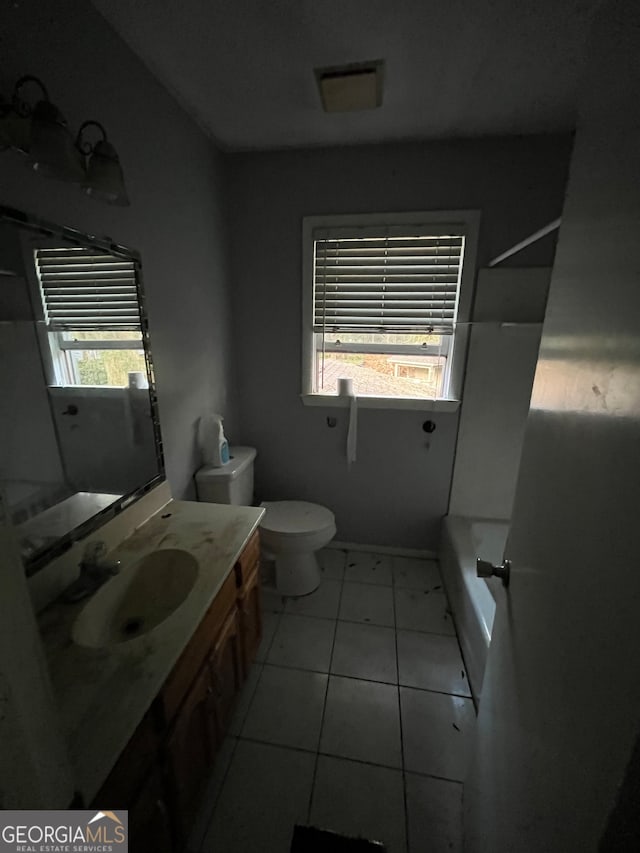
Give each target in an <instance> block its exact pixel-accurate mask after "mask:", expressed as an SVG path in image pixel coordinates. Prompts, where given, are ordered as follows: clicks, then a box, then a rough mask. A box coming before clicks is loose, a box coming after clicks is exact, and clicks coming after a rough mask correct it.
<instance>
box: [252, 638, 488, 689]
mask: <svg viewBox="0 0 640 853" xmlns="http://www.w3.org/2000/svg"><path fill="white" fill-rule="evenodd" d="M336 633H337V631H336ZM334 643H335V635H334ZM332 658H333V649H332ZM329 665H330V666H331V663H330V664H329ZM261 666H262V668H263V669H264V667H265V666H270V667H275V668H276V669H288V670H291V671H293V672H310V673H313V674H315V675H326V676H327V677H330V676H335V677H337V678H347V679H349V680H350V681H366V682H368V683H370V684H381V685H383V686H385V687H398V688H400V687H406V688H407V689H408V690H417V691H419V692H420V693H436V694H438V695H439V696H453V697H455V698H456V699H471V698H472V697H471V696H470V695H468V694H467V695H465V694H464V693H453V692H451V691H449V690H435V689H434V688H433V687H417V686H416V685H414V684H403V683H402V682H398V681H382V680H381V679H379V678H365V677H364V676H363V675H348V674H346V673H343V672H332V671H331V670H330V671H329V672H325V671H324V670H322V669H310V668H308V667H304V666H291V665H290V664H285V663H269V661H264V662H262V663H261ZM396 666H398V657H397V652H396Z"/></svg>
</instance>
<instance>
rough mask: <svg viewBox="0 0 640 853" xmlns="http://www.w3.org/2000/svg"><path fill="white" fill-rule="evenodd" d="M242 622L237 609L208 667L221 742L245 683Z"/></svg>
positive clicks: (218, 640) (219, 637) (232, 614)
mask: <svg viewBox="0 0 640 853" xmlns="http://www.w3.org/2000/svg"><path fill="white" fill-rule="evenodd" d="M242 649H243V644H242V636H241V620H240V618H239V613H238V611H237V609H236V608H234V609H233V610H232V611H231V612H230V613H229V615H228V617H227V620H226V622H225V624H224V626H223V628H222V630H221V631H220V634H219V635H218V639H217V640H216V643H215V646H214V649H213V655H212V656H211V659H210V662H209V666H210V671H211V679H212V682H213V696H214V706H213V707H214V715H215V720H216V726H217V731H218V736H219V738H220V740H221V741H222V739H223V738H224V735H225V733H226V731H227V729H228V728H229V723H230V722H231V717H232V715H233V710H234V706H235V700H236V696H237V695H238V693H239V692H240V688H241V687H242V685H243V683H244V667H243V661H242Z"/></svg>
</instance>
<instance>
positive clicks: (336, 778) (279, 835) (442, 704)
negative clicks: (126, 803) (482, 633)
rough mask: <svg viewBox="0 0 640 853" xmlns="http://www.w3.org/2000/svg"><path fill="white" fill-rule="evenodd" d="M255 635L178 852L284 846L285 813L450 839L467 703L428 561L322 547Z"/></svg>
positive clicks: (406, 842)
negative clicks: (311, 587) (316, 562)
mask: <svg viewBox="0 0 640 853" xmlns="http://www.w3.org/2000/svg"><path fill="white" fill-rule="evenodd" d="M320 561H321V565H322V570H323V575H324V577H323V582H322V584H321V586H320V588H319V589H318V591H317V592H315V593H313V594H312V595H310V596H306V597H304V598H301V599H297V600H294V599H282V598H281V597H280V596H279V595H278V594H277V593H276V592H275V591H274V590H272V589H269V588H266V587H265V589H264V596H263V607H264V610H265V613H264V636H263V640H262V644H261V647H260V650H259V652H258V656H257V660H256V663H255V664H254V666H253V668H252V671H251V674H250V676H249V678H248V680H247V682H246V685H245V687H244V689H243V692H242V695H241V696H240V699H239V702H238V707H237V710H236V714H235V717H234V720H233V723H232V726H231V730H230V734H229V737H228V738H227V740H226V741H225V744H224V747H223V749H222V751H221V753H220V754H219V756H218V759H217V761H216V767H215V770H214V772H213V775H212V778H211V781H210V784H209V788H208V790H207V792H206V795H205V797H204V798H203V807H202V810H201V814H200V816H199V817H198V820H197V821H196V825H195V827H194V832H193V835H192V840H191V845H190V849H191V850H193V851H203V853H253V851H258V850H259V851H261V853H287V851H288V850H289V845H290V841H291V834H292V831H293V826H294V824H295V823H305V824H312V825H314V826H319V827H322V828H326V829H332V830H335V831H336V832H341V833H344V834H351V835H362V836H364V837H367V838H370V839H376V840H379V841H382V842H384V843H385V845H386V848H387V850H388V853H423V851H425V850H428V851H429V852H430V853H440V851H448V853H450V851H456V850H460V848H461V800H462V784H461V780H462V778H463V775H464V771H465V764H466V760H467V754H468V749H469V742H470V739H471V738H472V737H473V727H474V723H475V711H474V707H473V703H472V701H471V698H470V691H469V686H468V682H467V678H466V673H465V670H464V665H463V662H462V658H461V656H460V651H459V648H458V641H457V639H456V634H455V627H454V625H453V622H452V620H451V616H450V614H449V613H448V608H447V601H446V597H445V595H444V592H443V588H442V581H441V578H440V575H439V572H438V566H437V563H436V562H434V561H429V560H417V559H409V558H400V557H389V556H387V555H381V554H375V553H364V552H347V553H345V552H344V551H338V550H333V549H327V550H325V551H323V552H321V554H320Z"/></svg>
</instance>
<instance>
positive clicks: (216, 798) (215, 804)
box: [198, 735, 240, 851]
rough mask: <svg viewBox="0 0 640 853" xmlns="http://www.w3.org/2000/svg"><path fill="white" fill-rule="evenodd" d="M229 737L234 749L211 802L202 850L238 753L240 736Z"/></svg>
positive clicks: (202, 840)
mask: <svg viewBox="0 0 640 853" xmlns="http://www.w3.org/2000/svg"><path fill="white" fill-rule="evenodd" d="M227 737H229V738H231V739H232V740H233V741H234V744H233V749H232V750H231V755H230V756H229V761H228V762H227V766H226V767H225V771H224V773H223V774H222V780H221V782H220V785H219V786H218V790H217V792H216V795H215V796H214V798H213V802H212V803H211V809H210V811H209V818H208V819H207V825H206V827H205V830H204V832H203V834H202V838H201V840H200V844H199V845H198V849H199V850H200V851H202V850H203V845H204V842H205V841H206V840H207V835H208V834H209V829H210V828H211V824H212V823H213V819H214V817H215V813H216V809H217V808H218V803H219V802H220V798H221V796H222V791H223V790H224V786H225V785H226V784H227V777H228V776H229V770H230V769H231V765H232V764H233V759H234V757H235V754H236V750H237V749H238V742H239V740H240V738H239V737H236V736H235V735H227Z"/></svg>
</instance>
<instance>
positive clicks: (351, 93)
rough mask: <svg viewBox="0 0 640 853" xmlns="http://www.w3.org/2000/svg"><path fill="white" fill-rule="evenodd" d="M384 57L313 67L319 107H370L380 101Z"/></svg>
mask: <svg viewBox="0 0 640 853" xmlns="http://www.w3.org/2000/svg"><path fill="white" fill-rule="evenodd" d="M383 71H384V61H383V60H382V59H376V60H374V61H373V62H357V63H353V64H351V65H342V66H335V67H333V68H316V69H315V75H316V80H317V81H318V89H319V91H320V99H321V100H322V107H323V109H324V111H325V112H326V113H346V112H355V111H356V110H373V109H375V108H376V107H379V106H380V105H381V104H382V81H383Z"/></svg>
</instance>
